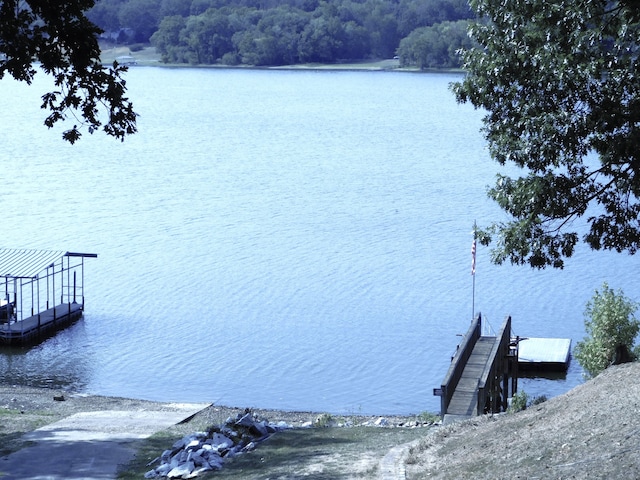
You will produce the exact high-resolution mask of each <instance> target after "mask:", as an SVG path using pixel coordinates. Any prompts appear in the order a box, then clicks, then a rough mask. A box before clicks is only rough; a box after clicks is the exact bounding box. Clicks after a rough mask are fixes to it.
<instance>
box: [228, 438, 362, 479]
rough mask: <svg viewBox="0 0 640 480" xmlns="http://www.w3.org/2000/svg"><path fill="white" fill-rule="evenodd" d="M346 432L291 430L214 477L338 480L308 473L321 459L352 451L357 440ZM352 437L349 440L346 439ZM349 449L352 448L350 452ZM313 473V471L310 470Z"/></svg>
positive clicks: (329, 474)
mask: <svg viewBox="0 0 640 480" xmlns="http://www.w3.org/2000/svg"><path fill="white" fill-rule="evenodd" d="M352 433H353V432H348V431H347V430H346V429H336V428H318V429H315V428H314V429H294V430H285V431H282V432H278V433H276V434H275V435H273V436H271V437H270V438H268V439H267V440H265V441H263V442H261V443H260V444H259V445H258V447H257V448H256V450H254V451H252V452H250V453H247V454H244V455H240V456H238V457H236V458H234V459H232V460H231V461H229V462H228V463H226V464H225V466H224V468H223V469H222V470H221V471H220V472H218V473H217V474H216V478H224V479H256V480H257V479H262V478H264V479H266V478H270V477H271V478H273V476H274V475H277V478H285V479H286V478H298V477H299V476H300V475H299V472H301V471H303V470H305V473H304V478H308V479H312V480H325V479H327V480H328V479H339V478H341V477H340V475H339V472H336V471H331V472H327V471H324V470H323V471H317V472H313V471H308V470H309V468H308V467H309V466H312V465H313V464H317V463H318V462H321V460H322V457H324V456H330V455H334V454H336V453H337V452H340V451H342V452H344V451H348V450H350V449H352V447H353V444H354V443H355V442H357V439H355V438H353V437H352V436H351V435H349V434H352ZM349 437H351V438H349ZM350 446H351V448H350ZM311 470H313V468H312V469H311Z"/></svg>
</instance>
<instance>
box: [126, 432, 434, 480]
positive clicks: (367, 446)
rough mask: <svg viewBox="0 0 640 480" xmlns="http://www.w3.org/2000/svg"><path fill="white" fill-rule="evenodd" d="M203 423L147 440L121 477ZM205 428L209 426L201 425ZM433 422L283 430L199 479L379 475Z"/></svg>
mask: <svg viewBox="0 0 640 480" xmlns="http://www.w3.org/2000/svg"><path fill="white" fill-rule="evenodd" d="M194 427H198V425H193V424H186V425H176V426H174V427H172V428H171V429H169V430H166V431H163V432H160V433H158V434H156V435H154V436H152V437H150V438H148V439H147V440H145V441H144V442H143V443H142V445H141V447H140V449H139V450H138V454H137V455H136V458H135V459H134V460H133V461H132V462H131V463H130V464H128V465H127V466H126V467H124V468H123V469H122V470H121V471H120V474H119V476H118V479H119V480H134V479H139V478H142V476H143V475H144V473H145V472H147V471H149V470H151V468H152V467H153V466H157V465H151V466H149V465H148V463H149V462H151V461H152V460H153V459H155V458H156V457H157V456H159V455H160V454H161V453H162V451H163V450H165V449H168V448H170V447H171V445H172V444H173V443H174V442H175V441H176V439H179V438H181V437H182V436H184V435H187V434H189V433H192V432H193V431H194V430H193V429H194ZM199 429H200V430H205V429H206V425H200V426H199ZM430 430H431V429H430V428H428V427H420V428H405V427H394V428H387V427H373V426H360V427H325V428H322V427H317V428H294V429H291V430H285V431H282V432H277V433H276V434H274V435H273V436H271V437H270V438H268V439H267V440H265V441H264V442H262V443H261V444H259V445H258V447H257V449H256V450H254V451H252V452H249V453H246V454H243V455H240V456H238V457H236V458H234V459H232V460H230V461H229V462H227V463H226V464H225V466H224V468H223V469H222V470H220V471H218V472H215V473H211V474H209V475H208V476H201V477H199V478H216V479H224V480H251V479H265V478H308V479H312V480H313V479H317V480H320V479H334V480H339V479H347V478H363V479H365V478H366V479H371V478H376V477H377V476H378V474H379V473H380V463H381V460H382V459H384V457H385V455H387V454H388V452H389V450H390V449H392V448H394V447H396V446H398V445H402V444H406V443H408V442H413V441H416V440H418V439H421V438H424V437H425V436H426V435H427V434H428V432H430Z"/></svg>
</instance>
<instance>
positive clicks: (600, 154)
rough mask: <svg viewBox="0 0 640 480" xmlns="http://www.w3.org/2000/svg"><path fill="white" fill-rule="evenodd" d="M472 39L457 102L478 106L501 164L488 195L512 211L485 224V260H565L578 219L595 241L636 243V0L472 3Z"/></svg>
mask: <svg viewBox="0 0 640 480" xmlns="http://www.w3.org/2000/svg"><path fill="white" fill-rule="evenodd" d="M471 6H472V8H473V9H474V10H475V12H476V14H477V16H478V18H479V20H478V21H477V22H474V24H473V25H472V27H471V29H470V34H471V36H472V38H473V39H474V40H475V42H477V44H478V47H474V48H471V49H468V50H466V52H465V53H464V68H465V69H466V70H467V71H468V75H467V76H466V77H465V79H464V80H463V81H462V82H459V83H457V84H456V85H455V86H454V87H453V91H454V93H455V95H456V97H457V99H458V101H460V102H470V103H472V104H473V105H474V106H476V107H477V108H482V109H483V110H485V111H486V112H487V114H486V116H485V118H484V129H483V130H484V133H485V136H486V138H487V141H488V144H489V152H490V154H491V156H492V158H493V159H495V160H496V161H497V162H498V163H499V164H501V165H504V164H507V163H509V164H513V165H515V166H517V167H519V168H520V169H522V172H523V173H522V176H521V177H520V178H516V179H512V178H510V177H508V176H504V175H500V176H498V179H497V182H496V185H495V186H494V187H493V188H492V189H491V190H490V191H489V196H490V197H491V198H492V199H494V200H495V201H496V202H497V203H498V205H499V206H500V207H501V208H502V209H503V210H504V211H505V212H506V213H507V214H508V215H509V217H510V218H509V219H508V220H507V221H506V222H499V223H495V224H494V225H492V226H490V227H488V228H486V229H484V230H483V232H482V235H481V241H482V243H483V244H485V245H487V244H489V243H493V244H494V254H493V261H494V262H496V263H502V262H504V261H507V260H508V261H511V262H512V263H515V264H529V265H530V266H532V267H536V268H544V267H546V266H553V267H556V268H562V267H563V265H564V259H565V258H567V257H570V256H571V255H572V254H573V252H574V249H575V246H576V244H577V243H578V241H579V240H580V239H579V236H578V233H577V232H576V231H572V230H573V229H571V228H570V226H571V225H572V222H571V220H573V219H575V218H578V217H583V216H584V217H585V218H586V223H587V225H586V228H588V231H587V233H586V234H585V235H584V236H583V237H582V241H584V242H585V243H586V244H588V245H589V246H590V247H591V248H593V249H610V250H616V251H618V252H622V251H627V252H629V253H632V254H633V253H635V252H636V251H637V249H638V247H639V246H640V222H639V220H638V218H639V217H640V197H639V194H640V168H639V167H638V166H639V165H640V135H639V134H638V125H639V122H640V108H639V107H640V76H639V75H637V71H638V69H639V68H640V57H639V56H638V55H637V44H638V38H639V36H640V24H639V23H638V20H639V18H640V6H639V5H638V3H636V2H617V1H612V2H591V1H582V0H576V1H562V2H547V1H544V0H509V1H506V2H505V1H503V0H473V1H472V2H471Z"/></svg>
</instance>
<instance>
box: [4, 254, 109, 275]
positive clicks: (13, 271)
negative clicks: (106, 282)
mask: <svg viewBox="0 0 640 480" xmlns="http://www.w3.org/2000/svg"><path fill="white" fill-rule="evenodd" d="M97 256H98V255H97V254H95V253H75V252H65V251H52V250H30V249H11V248H0V277H5V278H36V277H37V276H38V274H40V273H42V272H43V271H44V270H46V269H47V268H49V267H51V266H52V265H53V264H54V263H55V262H57V261H59V260H61V259H62V258H63V257H91V258H96V257H97Z"/></svg>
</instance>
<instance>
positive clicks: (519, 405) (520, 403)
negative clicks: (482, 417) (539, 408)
mask: <svg viewBox="0 0 640 480" xmlns="http://www.w3.org/2000/svg"><path fill="white" fill-rule="evenodd" d="M528 400H529V396H528V395H527V394H526V393H525V392H524V390H521V391H519V392H516V393H515V395H514V396H513V397H512V398H511V405H509V408H508V409H507V412H508V413H516V412H520V411H521V410H525V409H526V408H527V401H528Z"/></svg>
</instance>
